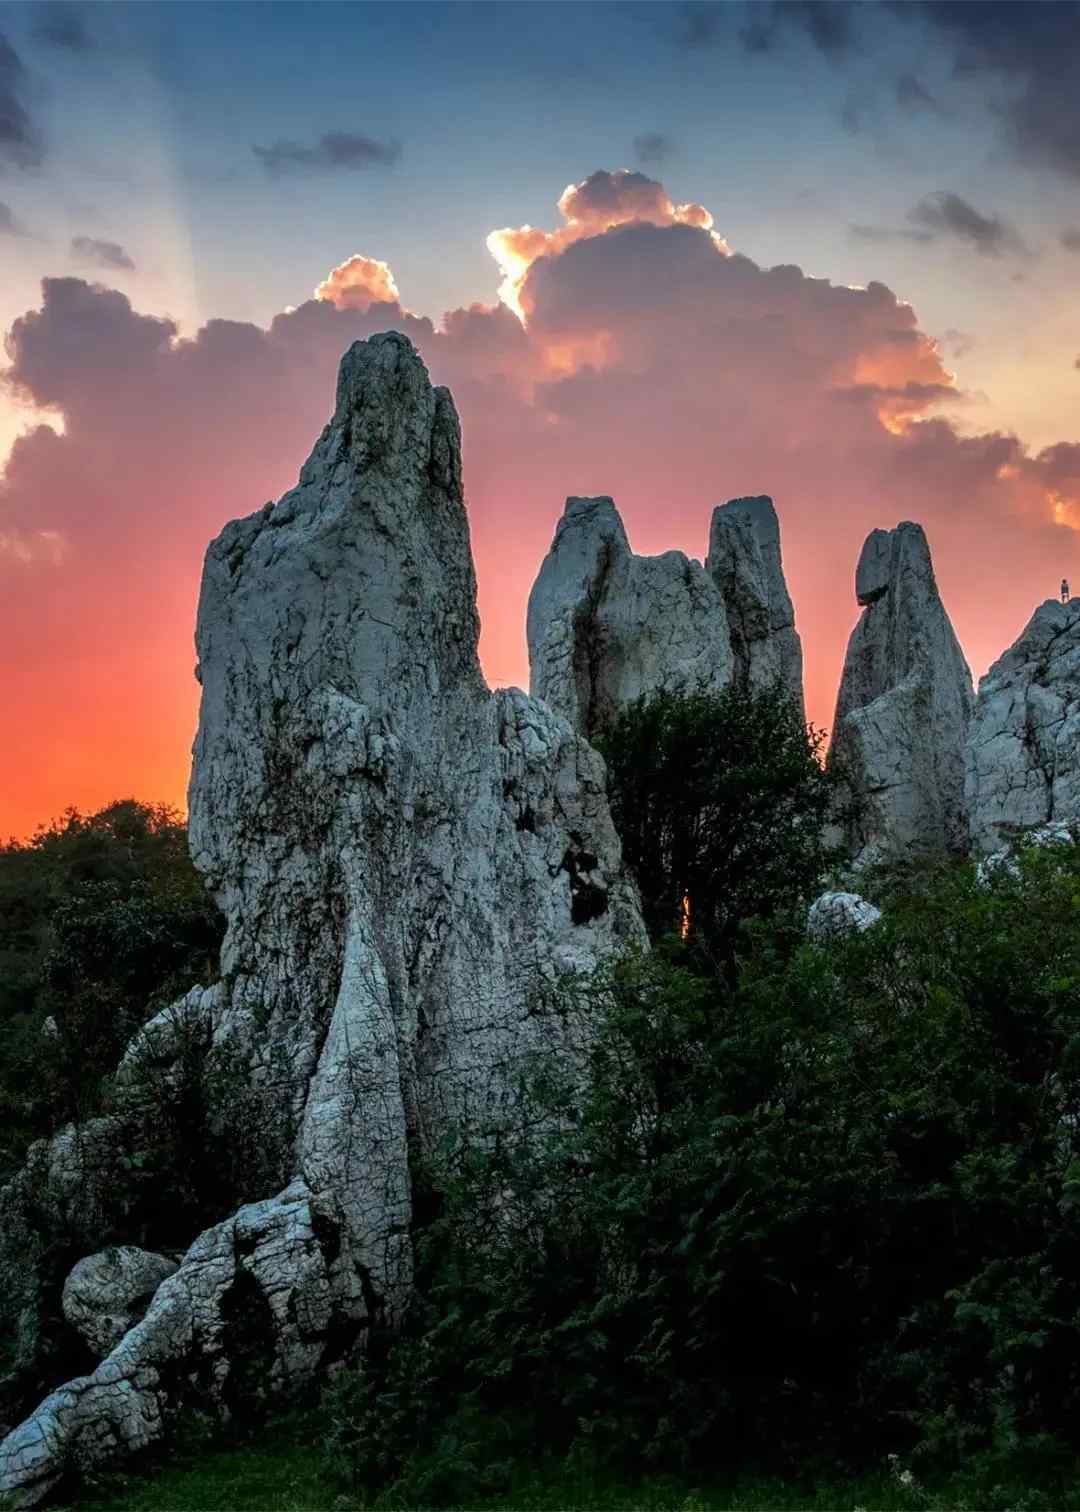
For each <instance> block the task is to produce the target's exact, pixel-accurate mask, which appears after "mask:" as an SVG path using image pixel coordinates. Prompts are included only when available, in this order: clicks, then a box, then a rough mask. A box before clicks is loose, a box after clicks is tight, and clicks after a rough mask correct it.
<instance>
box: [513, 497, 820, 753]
mask: <svg viewBox="0 0 1080 1512" xmlns="http://www.w3.org/2000/svg"><path fill="white" fill-rule="evenodd" d="M528 639H529V666H530V676H531V688H532V692H533V693H534V694H535V695H536V696H537V697H540V698H543V699H544V700H545V701H546V702H547V703H549V704H550V705H551V707H552V708H554V709H557V710H558V712H559V713H560V714H563V715H564V716H565V717H566V719H567V720H569V722H570V723H571V724H572V725H573V726H574V728H575V729H577V730H580V731H581V732H582V733H583V734H585V735H586V736H593V735H595V734H597V733H598V732H599V731H601V730H602V729H603V728H604V726H605V725H606V724H607V723H609V722H610V720H611V719H612V718H613V716H615V715H616V714H617V713H618V712H619V711H620V710H621V709H622V708H624V707H625V706H626V705H627V704H629V703H632V702H633V701H634V700H635V699H636V698H639V697H640V696H641V695H642V694H648V693H653V692H656V691H659V690H663V691H666V692H672V693H703V692H715V691H718V690H720V689H721V688H724V687H726V686H727V685H728V684H729V683H731V682H732V681H735V682H736V683H737V684H738V685H740V686H747V685H751V684H752V685H754V686H761V685H763V684H765V683H770V682H773V681H775V680H777V679H779V680H780V681H781V682H782V683H783V684H784V685H785V686H786V687H788V688H789V689H790V691H791V693H792V695H793V696H794V697H796V698H797V699H798V700H799V704H800V707H801V704H802V650H801V647H800V644H799V637H798V635H797V634H796V632H795V617H794V611H793V610H792V606H791V599H790V597H789V596H788V592H787V587H786V584H785V582H784V574H783V568H782V565H781V560H780V527H779V524H778V522H777V518H776V512H775V510H774V509H773V506H772V501H771V500H770V499H766V498H756V499H734V500H732V501H731V503H729V504H725V505H722V506H721V507H719V508H718V509H716V510H715V511H714V513H713V519H712V529H711V532H710V543H709V555H708V560H707V561H706V563H705V566H704V567H703V566H702V565H701V563H700V562H696V561H694V560H693V559H692V558H690V557H687V556H685V555H684V554H683V552H681V551H665V552H664V553H663V554H662V555H660V556H653V557H650V556H636V555H635V554H634V553H633V552H632V551H631V549H630V543H629V541H628V540H627V536H626V531H625V529H624V528H623V523H622V520H621V519H620V517H619V514H618V511H617V510H616V508H615V505H614V503H613V502H612V500H611V499H609V498H592V499H579V498H570V499H567V501H566V508H565V510H564V512H563V516H562V519H561V520H560V521H559V523H558V526H557V527H556V530H555V538H554V540H553V541H552V544H551V549H550V551H549V552H548V554H547V556H546V557H545V559H544V562H543V564H542V566H541V568H540V573H539V576H538V577H537V579H536V582H535V584H534V585H533V590H532V593H531V595H530V597H529V615H528Z"/></svg>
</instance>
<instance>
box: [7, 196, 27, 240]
mask: <svg viewBox="0 0 1080 1512" xmlns="http://www.w3.org/2000/svg"><path fill="white" fill-rule="evenodd" d="M29 234H30V233H29V232H28V231H27V229H26V227H25V226H24V225H23V223H22V221H21V220H20V219H19V217H18V216H17V215H16V214H15V212H14V210H13V209H12V208H11V206H10V205H5V204H4V201H3V200H0V236H28V235H29Z"/></svg>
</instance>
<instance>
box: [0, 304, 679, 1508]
mask: <svg viewBox="0 0 1080 1512" xmlns="http://www.w3.org/2000/svg"><path fill="white" fill-rule="evenodd" d="M700 571H701V569H700V568H699V569H698V572H699V573H700ZM477 628H478V621H477V613H476V588H475V579H474V573H473V563H472V555H471V552H470V548H469V535H468V522H467V519H466V514H465V507H464V501H463V497H462V488H461V467H460V437H459V429H458V422H457V416H456V414H455V411H454V406H453V402H452V400H451V398H450V395H449V393H448V392H447V391H446V390H445V389H437V388H432V386H431V384H430V382H429V380H428V376H427V373H426V370H425V368H424V365H423V363H422V362H421V360H420V358H419V356H418V355H417V353H416V352H415V351H414V349H413V347H412V346H411V344H410V343H409V342H408V341H407V340H406V338H405V337H404V336H400V335H398V334H396V333H389V334H387V335H383V336H375V337H372V338H371V339H370V340H368V341H365V342H357V343H356V344H355V345H354V346H352V347H351V348H350V349H349V351H348V352H347V353H346V354H345V357H344V359H343V361H342V365H341V372H340V376H339V380H338V387H337V400H336V406H335V410H334V415H333V418H332V419H331V421H330V423H329V425H327V426H326V428H325V429H324V431H323V433H322V435H321V436H320V437H319V439H318V441H317V442H316V445H315V447H314V450H313V451H312V454H311V457H310V458H309V460H308V461H307V463H306V464H305V466H304V468H303V470H302V471H301V473H300V480H299V483H298V485H297V487H296V488H294V489H292V490H291V491H290V492H289V493H287V494H286V495H285V496H284V497H283V498H282V499H281V500H280V501H279V502H278V503H277V504H271V505H267V506H266V507H265V508H264V509H262V510H260V511H259V512H258V513H257V514H254V515H250V516H248V517H247V518H246V519H241V520H236V521H233V522H232V523H231V524H229V525H227V526H226V527H225V529H224V530H223V531H222V533H221V535H220V536H219V537H218V538H217V540H216V541H214V542H213V543H212V544H211V545H210V548H209V550H208V552H207V556H206V563H205V568H204V573H203V583H202V591H201V595H200V601H199V617H198V629H197V634H196V642H197V647H198V655H199V667H200V677H201V681H202V703H201V709H200V716H199V732H198V736H197V739H196V742H195V748H194V767H193V772H192V780H191V787H190V792H189V810H190V826H189V839H190V845H191V852H192V856H193V858H194V860H195V863H196V865H197V866H198V867H199V869H200V870H201V872H202V873H203V875H204V877H205V878H206V881H207V884H208V886H209V887H210V890H211V892H212V893H213V895H214V897H215V899H216V900H217V902H218V904H219V906H220V907H221V908H222V910H223V912H224V914H225V916H226V921H227V932H226V937H225V942H224V945H223V947H222V959H221V967H222V977H221V981H220V982H218V983H216V984H215V985H214V986H212V987H209V988H205V989H196V992H195V993H194V994H189V995H188V997H187V998H186V999H184V1000H182V1002H181V1003H179V1004H177V1005H174V1009H173V1011H172V1012H171V1013H170V1014H168V1015H159V1016H158V1018H156V1019H155V1020H154V1021H153V1024H152V1025H151V1026H148V1028H147V1030H146V1031H145V1032H144V1033H143V1034H142V1035H141V1036H139V1038H138V1041H137V1044H136V1047H135V1048H134V1049H133V1050H132V1053H131V1055H130V1056H129V1057H127V1059H126V1061H125V1075H124V1077H123V1078H121V1081H122V1083H123V1085H124V1087H125V1089H126V1091H125V1096H126V1098H127V1099H128V1100H129V1103H128V1104H125V1107H128V1106H129V1104H130V1105H131V1106H133V1102H132V1100H133V1099H134V1096H135V1094H134V1091H133V1090H132V1087H133V1083H134V1081H136V1080H137V1075H136V1073H137V1065H138V1062H139V1061H140V1060H142V1059H145V1058H149V1059H150V1060H151V1061H152V1062H153V1064H154V1066H155V1068H156V1071H157V1076H158V1080H159V1081H160V1080H161V1079H162V1078H164V1079H166V1080H167V1075H168V1068H167V1066H166V1067H165V1069H162V1068H161V1066H160V1064H159V1063H160V1062H162V1061H166V1062H167V1061H168V1057H169V1055H170V1053H171V1051H170V1045H173V1044H176V1045H180V1044H182V1043H184V1042H185V1041H186V1040H187V1039H189V1038H190V1036H191V1035H192V1034H195V1035H198V1036H204V1037H205V1039H206V1041H207V1043H208V1045H209V1046H211V1047H212V1048H211V1051H210V1053H211V1054H212V1055H218V1056H221V1057H223V1058H226V1057H227V1063H228V1065H229V1067H230V1075H232V1076H240V1077H241V1079H242V1084H241V1086H240V1089H239V1091H240V1092H241V1093H242V1095H243V1107H244V1110H245V1120H251V1121H254V1123H255V1126H256V1128H257V1129H258V1130H260V1131H261V1132H260V1147H259V1152H258V1153H259V1160H260V1162H261V1164H262V1166H263V1167H264V1169H263V1170H262V1173H261V1175H260V1178H259V1185H260V1189H259V1190H257V1191H253V1192H246V1191H245V1192H243V1193H241V1194H239V1200H240V1202H242V1203H243V1205H242V1206H240V1207H239V1210H238V1211H237V1212H236V1213H235V1214H234V1215H233V1216H232V1217H231V1218H228V1219H226V1220H225V1221H224V1222H223V1223H221V1224H218V1225H216V1226H215V1227H214V1228H213V1229H210V1230H208V1231H207V1232H206V1233H204V1234H202V1235H201V1236H192V1237H193V1240H194V1242H193V1243H192V1244H191V1247H190V1248H189V1249H188V1251H187V1254H186V1256H185V1258H184V1260H183V1261H182V1263H181V1265H180V1268H179V1270H177V1271H176V1273H175V1274H174V1275H173V1276H171V1277H170V1278H168V1279H167V1280H166V1281H165V1282H164V1283H163V1284H162V1286H161V1287H160V1288H159V1289H158V1291H157V1293H156V1294H155V1297H154V1301H153V1303H152V1304H151V1306H150V1309H149V1311H148V1312H147V1314H146V1316H145V1318H143V1319H142V1321H141V1322H140V1323H138V1324H137V1325H136V1326H135V1327H134V1328H132V1329H131V1330H130V1331H129V1332H128V1333H126V1334H125V1336H124V1338H123V1339H122V1340H121V1342H120V1343H119V1345H117V1347H116V1348H115V1349H114V1350H113V1351H112V1353H111V1354H109V1355H108V1357H107V1358H106V1359H104V1360H103V1361H102V1362H101V1364H100V1365H99V1366H98V1368H97V1369H96V1370H95V1371H94V1373H93V1374H92V1375H91V1376H89V1377H86V1378H84V1379H81V1380H78V1381H75V1382H72V1383H70V1384H69V1385H67V1386H62V1387H60V1388H58V1390H57V1391H55V1392H53V1393H52V1395H51V1396H50V1397H48V1398H47V1399H46V1401H45V1402H44V1403H42V1405H41V1406H40V1407H39V1408H38V1409H37V1411H36V1412H35V1413H34V1414H33V1415H32V1416H31V1417H30V1418H28V1419H27V1420H26V1421H25V1422H24V1423H23V1424H22V1425H21V1426H20V1427H19V1428H18V1429H16V1430H15V1432H14V1433H12V1434H10V1435H9V1436H8V1438H7V1439H6V1440H5V1441H4V1442H3V1444H2V1445H0V1492H6V1493H10V1494H11V1495H12V1496H13V1498H14V1499H15V1500H16V1501H17V1502H21V1503H27V1502H31V1501H33V1500H35V1499H38V1498H40V1497H41V1496H42V1495H44V1494H46V1493H47V1492H48V1490H49V1489H50V1487H51V1486H53V1485H54V1484H55V1483H56V1481H57V1479H58V1477H59V1476H60V1474H61V1473H62V1471H63V1468H64V1466H65V1465H66V1464H67V1463H68V1461H69V1459H70V1458H71V1456H72V1455H73V1454H74V1453H76V1452H77V1453H78V1455H79V1456H80V1458H81V1460H82V1462H83V1463H84V1464H86V1465H93V1464H95V1463H100V1462H102V1461H106V1460H108V1459H110V1458H113V1457H116V1456H118V1455H121V1454H123V1453H126V1452H130V1451H132V1450H135V1449H139V1448H141V1447H143V1446H144V1445H145V1444H147V1443H148V1442H151V1441H152V1440H154V1439H155V1438H157V1437H159V1436H160V1435H161V1433H162V1432H163V1431H164V1424H165V1423H166V1421H167V1420H168V1417H169V1415H170V1414H171V1413H172V1412H173V1411H174V1410H175V1409H176V1408H177V1407H178V1406H179V1405H182V1400H183V1397H184V1393H185V1392H186V1391H189V1390H193V1389H195V1388H194V1387H192V1385H191V1383H192V1382H196V1381H197V1382H199V1383H200V1384H199V1387H198V1389H199V1391H200V1392H201V1393H202V1397H201V1401H202V1405H204V1406H206V1405H211V1404H213V1403H218V1404H220V1405H222V1406H223V1407H227V1406H228V1403H229V1400H230V1395H231V1393H232V1392H233V1391H234V1390H235V1389H236V1388H235V1383H233V1382H232V1374H233V1369H232V1368H233V1364H234V1359H235V1351H236V1349H237V1348H241V1349H242V1347H243V1338H242V1336H243V1330H244V1328H245V1327H248V1328H250V1327H251V1326H254V1325H253V1324H252V1322H251V1320H252V1319H254V1320H255V1321H256V1323H257V1326H258V1328H259V1329H260V1330H261V1332H262V1335H263V1337H264V1343H265V1352H266V1356H267V1368H266V1380H267V1382H268V1384H269V1386H270V1387H271V1388H272V1389H278V1388H280V1389H282V1390H285V1389H292V1388H294V1387H295V1388H298V1387H299V1386H301V1385H302V1384H303V1383H305V1382H306V1381H309V1380H310V1379H311V1377H312V1375H313V1374H314V1373H315V1372H317V1371H319V1370H325V1369H326V1368H328V1367H329V1366H331V1365H332V1364H333V1363H334V1361H335V1359H337V1358H340V1357H341V1353H342V1351H343V1350H345V1349H347V1348H349V1347H350V1346H351V1344H352V1342H353V1341H354V1340H355V1339H356V1338H357V1337H358V1336H359V1335H360V1334H362V1332H363V1331H364V1330H365V1329H367V1328H369V1327H370V1325H371V1324H372V1323H373V1322H376V1321H378V1320H380V1319H386V1318H390V1319H393V1318H394V1317H395V1316H397V1315H399V1313H400V1310H401V1309H402V1307H403V1306H404V1304H405V1302H406V1301H407V1297H408V1290H409V1285H410V1281H411V1259H412V1252H411V1239H410V1234H411V1228H412V1218H413V1181H414V1177H415V1174H416V1162H417V1161H418V1160H420V1159H422V1157H423V1154H424V1151H425V1150H427V1149H429V1148H431V1146H432V1145H433V1144H434V1143H436V1142H438V1141H439V1140H441V1138H442V1137H443V1135H444V1134H445V1133H446V1132H448V1131H449V1130H450V1129H451V1128H452V1127H454V1126H458V1125H460V1124H461V1123H466V1124H469V1123H475V1122H476V1121H481V1120H482V1121H483V1123H484V1125H485V1127H491V1126H492V1125H493V1124H494V1123H495V1122H496V1121H497V1120H498V1118H499V1117H501V1116H502V1115H503V1111H504V1110H505V1108H506V1105H507V1099H508V1098H509V1097H510V1096H511V1095H512V1089H513V1087H514V1085H515V1084H516V1078H517V1072H518V1068H519V1066H520V1065H521V1062H522V1058H523V1057H525V1056H527V1055H532V1054H537V1053H541V1054H544V1055H548V1056H551V1057H563V1058H567V1057H574V1056H576V1055H578V1054H579V1053H580V1050H581V1046H580V1045H579V1044H578V1043H577V1039H576V1035H577V1033H578V1031H577V1030H576V1029H575V1028H574V1026H573V1024H572V1023H571V1022H570V1018H571V1017H572V1016H567V1015H565V1014H561V1013H558V1012H555V1013H552V1012H551V1011H549V1010H550V1007H551V994H552V990H553V986H554V984H556V983H557V981H558V980H559V979H560V976H561V974H562V973H565V972H573V971H578V970H589V969H590V968H592V967H593V966H594V965H596V964H597V963H598V962H599V961H600V960H601V959H603V958H605V957H607V956H609V955H610V954H612V953H613V952H615V951H617V950H619V949H621V948H623V946H624V945H626V944H629V943H633V944H639V943H643V942H644V929H643V926H642V923H641V917H640V913H639V911H638V906H637V902H636V897H635V894H634V891H633V888H632V887H631V886H630V884H629V883H628V881H627V880H626V878H625V876H624V873H623V870H622V862H621V855H620V849H619V843H618V838H617V836H616V833H615V830H614V826H613V824H612V821H611V815H610V811H609V809H608V805H607V799H606V796H605V791H604V767H603V763H602V761H601V760H600V758H599V756H598V755H597V754H596V752H595V751H593V750H592V748H591V747H590V746H589V745H587V744H586V743H585V741H584V740H582V739H581V738H580V737H579V736H578V735H576V734H575V733H574V732H573V731H572V730H571V729H570V727H569V726H568V725H567V723H566V722H565V720H563V719H561V718H559V716H558V715H557V714H555V713H554V712H553V711H552V709H551V708H549V707H548V706H547V704H545V703H542V702H540V701H539V700H535V699H530V698H527V697H526V696H525V695H524V694H523V693H521V692H519V691H518V690H517V689H509V690H506V691H503V692H499V693H491V692H490V691H489V690H488V689H487V687H486V685H485V684H484V681H483V678H482V677H481V674H480V669H479V663H478V660H477V654H476V643H477ZM125 1117H130V1119H131V1122H132V1127H131V1128H127V1129H126V1130H125V1137H126V1138H127V1139H128V1141H129V1144H130V1142H131V1141H137V1137H138V1129H137V1123H136V1121H135V1117H134V1114H133V1113H130V1111H129V1112H128V1113H125ZM103 1139H106V1141H107V1143H108V1147H109V1149H110V1150H113V1149H115V1148H119V1147H120V1141H119V1138H118V1135H117V1133H116V1132H115V1131H114V1130H112V1129H111V1128H110V1129H108V1130H106V1131H104V1133H103ZM99 1142H100V1141H99ZM54 1145H55V1146H56V1149H55V1151H54V1149H53V1146H54ZM85 1146H86V1141H85V1140H82V1139H80V1138H79V1137H78V1131H76V1130H74V1129H72V1130H71V1131H70V1137H69V1138H68V1140H67V1143H66V1144H65V1145H64V1146H63V1150H61V1148H60V1145H59V1144H58V1142H57V1141H53V1145H50V1146H49V1148H48V1149H47V1150H42V1151H39V1153H38V1157H37V1158H38V1163H39V1165H47V1164H49V1163H52V1164H58V1163H60V1162H61V1155H63V1158H64V1161H65V1162H66V1164H64V1165H63V1169H64V1171H65V1174H66V1175H67V1174H69V1175H70V1183H69V1185H70V1187H71V1189H72V1190H75V1191H76V1192H78V1193H81V1192H84V1191H85V1192H87V1193H89V1194H91V1195H93V1197H94V1201H95V1202H96V1203H97V1204H98V1206H97V1207H95V1208H94V1209H92V1210H87V1211H86V1212H85V1213H84V1212H82V1210H81V1209H78V1203H77V1202H76V1203H75V1204H73V1206H74V1207H75V1209H77V1211H76V1212H75V1213H74V1215H73V1216H74V1218H75V1219H77V1220H78V1224H79V1231H80V1233H81V1234H82V1235H83V1236H84V1240H85V1250H84V1253H86V1254H90V1253H91V1252H92V1251H94V1250H97V1249H100V1248H101V1246H102V1244H103V1243H104V1242H105V1240H106V1238H107V1237H108V1239H109V1240H110V1241H111V1240H112V1239H113V1237H114V1236H116V1237H118V1238H120V1239H121V1240H122V1239H124V1238H126V1237H129V1236H127V1235H125V1234H124V1233H123V1227H122V1226H123V1221H124V1213H125V1211H126V1209H125V1204H124V1196H125V1194H124V1191H123V1177H122V1175H120V1176H119V1177H118V1178H116V1179H114V1180H111V1181H110V1182H109V1183H108V1184H107V1185H106V1187H105V1190H101V1187H102V1183H100V1182H98V1183H95V1182H93V1181H90V1180H88V1173H87V1172H85V1171H83V1170H82V1169H81V1167H80V1165H79V1161H80V1160H81V1159H82V1156H81V1153H80V1152H81V1151H82V1150H83V1149H84V1148H85ZM136 1148H137V1144H136ZM69 1167H70V1171H69ZM24 1174H25V1177H26V1179H25V1180H23V1179H20V1180H18V1181H16V1182H15V1183H12V1185H11V1186H10V1187H9V1188H8V1189H7V1195H5V1194H0V1217H2V1218H3V1220H4V1225H3V1229H2V1230H0V1245H2V1244H3V1243H4V1242H5V1240H4V1237H3V1235H4V1234H5V1233H6V1234H15V1233H16V1232H23V1231H25V1232H26V1233H29V1232H30V1231H31V1228H32V1225H31V1224H30V1222H29V1219H28V1216H27V1214H28V1213H29V1212H30V1207H29V1205H30V1204H32V1203H33V1202H34V1201H35V1200H39V1195H40V1192H41V1190H42V1188H41V1183H40V1182H38V1181H35V1180H34V1179H33V1177H32V1174H31V1173H29V1172H28V1173H24ZM91 1174H92V1173H91ZM275 1191H276V1192H277V1195H272V1194H273V1193H274V1192H275ZM30 1216H32V1214H30ZM71 1216H72V1215H69V1214H67V1213H66V1212H65V1219H64V1221H65V1222H68V1220H69V1217H71ZM20 1224H21V1225H22V1227H21V1229H20ZM145 1242H147V1243H148V1244H153V1243H154V1242H155V1238H154V1235H153V1234H149V1235H147V1237H146V1241H145ZM9 1258H10V1257H9ZM31 1300H33V1299H31ZM39 1300H40V1299H39ZM46 1300H47V1299H46ZM28 1305H29V1304H28ZM238 1320H239V1321H238Z"/></svg>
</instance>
